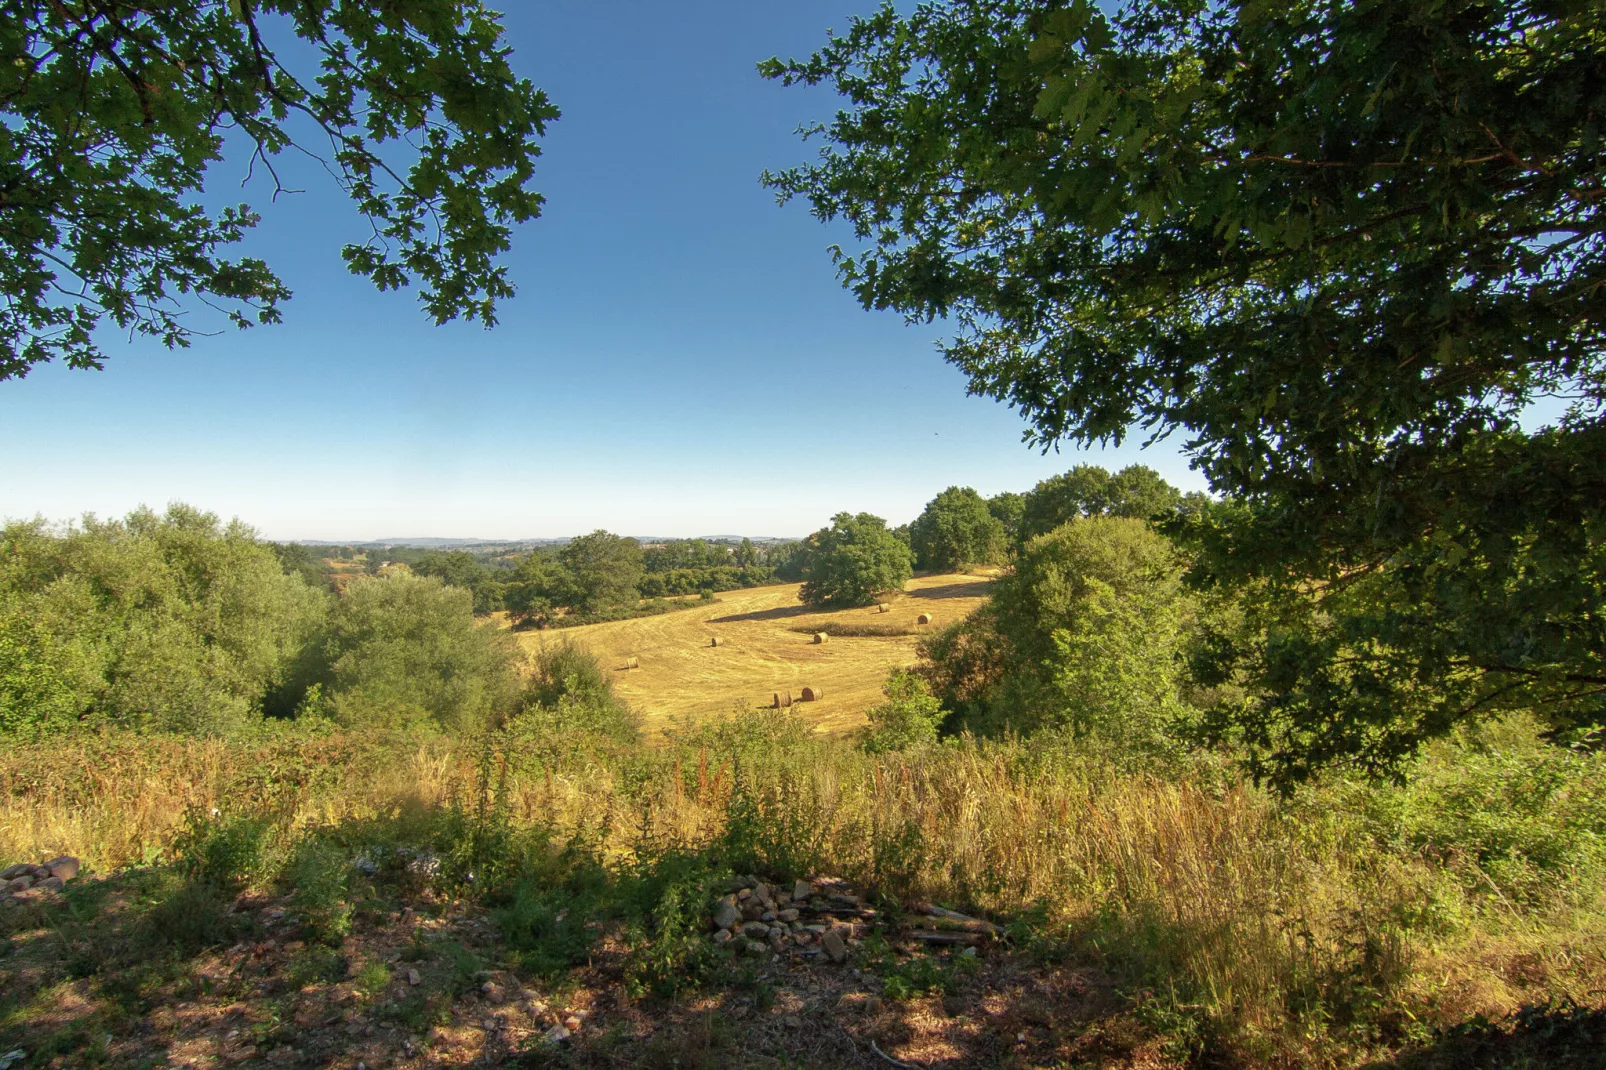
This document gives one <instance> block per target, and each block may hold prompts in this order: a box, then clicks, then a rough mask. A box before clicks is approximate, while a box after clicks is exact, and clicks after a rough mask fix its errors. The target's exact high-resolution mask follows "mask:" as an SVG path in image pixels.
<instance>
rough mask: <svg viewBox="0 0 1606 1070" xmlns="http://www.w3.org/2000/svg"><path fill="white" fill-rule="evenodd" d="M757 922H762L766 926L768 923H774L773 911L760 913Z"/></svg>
mask: <svg viewBox="0 0 1606 1070" xmlns="http://www.w3.org/2000/svg"><path fill="white" fill-rule="evenodd" d="M758 920H759V921H762V922H764V923H765V924H766V925H768V924H769V923H770V922H772V921H774V920H775V911H773V910H766V911H765V912H764V913H762V914H760V915H759V916H758Z"/></svg>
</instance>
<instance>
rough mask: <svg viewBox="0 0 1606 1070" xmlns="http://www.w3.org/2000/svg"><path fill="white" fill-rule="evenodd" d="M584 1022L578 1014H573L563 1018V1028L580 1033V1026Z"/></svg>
mask: <svg viewBox="0 0 1606 1070" xmlns="http://www.w3.org/2000/svg"><path fill="white" fill-rule="evenodd" d="M583 1024H585V1023H584V1021H583V1020H582V1019H581V1017H580V1016H579V1015H578V1014H571V1015H569V1016H568V1017H567V1018H565V1019H563V1028H565V1029H567V1030H568V1031H569V1032H571V1033H578V1032H579V1031H580V1026H582V1025H583Z"/></svg>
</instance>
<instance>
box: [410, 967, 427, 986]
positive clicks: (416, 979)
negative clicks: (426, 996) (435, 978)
mask: <svg viewBox="0 0 1606 1070" xmlns="http://www.w3.org/2000/svg"><path fill="white" fill-rule="evenodd" d="M407 983H408V984H410V985H418V984H423V983H424V979H423V978H422V977H420V976H418V971H417V970H408V971H407Z"/></svg>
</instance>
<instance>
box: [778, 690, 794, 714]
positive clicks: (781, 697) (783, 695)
mask: <svg viewBox="0 0 1606 1070" xmlns="http://www.w3.org/2000/svg"><path fill="white" fill-rule="evenodd" d="M791 704H792V692H790V691H777V692H775V708H776V709H778V710H784V709H786V708H787V707H788V706H790V705H791Z"/></svg>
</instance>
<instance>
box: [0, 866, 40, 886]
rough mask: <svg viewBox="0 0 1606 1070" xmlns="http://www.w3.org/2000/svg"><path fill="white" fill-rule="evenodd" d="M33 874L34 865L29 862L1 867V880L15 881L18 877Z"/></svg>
mask: <svg viewBox="0 0 1606 1070" xmlns="http://www.w3.org/2000/svg"><path fill="white" fill-rule="evenodd" d="M32 876H33V866H31V865H29V864H28V863H27V862H18V863H17V864H16V865H14V866H7V867H6V868H5V869H0V881H14V880H16V879H17V878H18V877H32Z"/></svg>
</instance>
